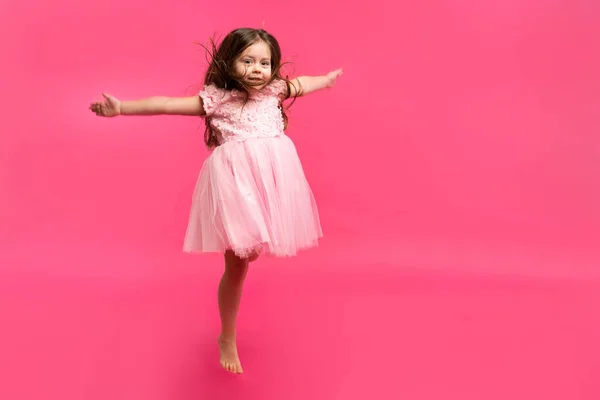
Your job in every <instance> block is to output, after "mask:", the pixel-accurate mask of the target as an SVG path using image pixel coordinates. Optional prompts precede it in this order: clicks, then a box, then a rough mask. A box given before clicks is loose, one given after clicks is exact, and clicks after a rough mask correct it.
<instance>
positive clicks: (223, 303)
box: [219, 251, 249, 374]
mask: <svg viewBox="0 0 600 400" xmlns="http://www.w3.org/2000/svg"><path fill="white" fill-rule="evenodd" d="M248 263H249V261H248V259H241V258H239V257H238V256H236V255H235V254H234V253H233V252H232V251H227V252H226V253H225V272H224V273H223V277H222V278H221V282H220V283H219V313H220V314H221V335H220V336H219V350H220V353H221V356H220V359H221V366H222V367H223V368H224V369H225V370H226V371H229V372H233V373H235V374H241V373H242V372H243V370H242V364H241V362H240V358H239V356H238V351H237V343H236V337H237V332H236V320H237V315H238V310H239V307H240V300H241V298H242V287H243V285H244V279H245V278H246V274H247V272H248Z"/></svg>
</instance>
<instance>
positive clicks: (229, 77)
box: [202, 28, 293, 149]
mask: <svg viewBox="0 0 600 400" xmlns="http://www.w3.org/2000/svg"><path fill="white" fill-rule="evenodd" d="M261 41H262V42H265V43H266V44H267V45H268V46H269V48H270V50H271V80H270V81H269V82H268V83H267V84H270V83H271V82H273V81H274V80H283V81H285V82H286V85H287V95H286V98H287V97H289V93H290V85H293V84H292V83H291V82H290V80H289V79H288V78H287V77H282V75H281V67H282V64H281V48H280V47H279V43H278V42H277V39H275V37H273V35H271V34H270V33H268V32H267V31H265V30H264V29H252V28H239V29H236V30H234V31H232V32H230V33H229V34H227V36H225V38H224V39H223V41H222V42H221V43H220V44H219V46H218V47H217V46H216V45H215V41H214V40H212V39H211V40H210V43H209V46H210V48H207V47H206V46H204V45H202V47H204V49H205V50H206V51H207V56H208V57H210V59H209V66H208V70H207V71H206V74H205V76H204V85H211V84H212V85H215V86H216V87H218V88H220V89H225V90H237V91H240V92H242V93H245V96H246V101H247V100H248V91H249V87H248V86H249V85H248V84H247V83H244V82H243V81H242V80H241V77H238V76H236V74H235V72H234V71H235V70H234V65H235V61H236V60H237V58H238V57H239V56H240V55H241V54H242V53H243V52H244V50H246V49H247V48H248V47H250V46H251V45H253V44H254V43H257V42H261ZM244 104H245V103H244ZM279 108H280V110H281V113H282V115H283V120H284V126H285V127H286V128H287V122H288V117H287V114H286V113H285V110H284V108H283V105H282V104H280V105H279ZM210 120H211V118H210V117H208V116H206V118H205V124H206V130H205V132H204V142H205V143H206V146H207V147H208V148H209V149H210V148H214V147H216V146H218V145H219V140H218V138H217V135H216V133H215V132H214V130H213V129H212V127H211V123H210Z"/></svg>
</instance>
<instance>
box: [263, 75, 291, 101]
mask: <svg viewBox="0 0 600 400" xmlns="http://www.w3.org/2000/svg"><path fill="white" fill-rule="evenodd" d="M263 91H265V92H266V93H267V94H272V95H274V96H277V97H282V96H283V97H285V96H287V92H288V86H287V82H286V81H285V80H284V79H279V78H277V79H274V80H273V81H272V82H271V83H269V84H268V85H267V86H266V87H265V88H264V89H263Z"/></svg>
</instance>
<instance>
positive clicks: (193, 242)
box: [184, 135, 322, 258]
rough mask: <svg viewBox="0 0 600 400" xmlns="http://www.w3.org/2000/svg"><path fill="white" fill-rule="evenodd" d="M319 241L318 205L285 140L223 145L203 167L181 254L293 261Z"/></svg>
mask: <svg viewBox="0 0 600 400" xmlns="http://www.w3.org/2000/svg"><path fill="white" fill-rule="evenodd" d="M320 237H322V231H321V225H320V222H319V213H318V210H317V205H316V202H315V199H314V196H313V193H312V191H311V189H310V186H309V184H308V182H307V180H306V177H305V175H304V171H303V169H302V165H301V162H300V159H299V157H298V154H297V152H296V148H295V146H294V144H293V143H292V141H291V139H290V138H289V137H288V136H286V135H280V136H277V137H268V138H251V139H247V140H244V141H230V142H225V143H223V144H222V145H220V146H218V147H217V148H216V149H215V150H214V151H213V152H212V154H211V155H210V156H209V157H208V158H207V160H206V161H205V162H204V165H203V167H202V169H201V171H200V174H199V177H198V181H197V183H196V188H195V190H194V194H193V198H192V206H191V211H190V217H189V222H188V228H187V232H186V236H185V241H184V251H186V252H204V253H205V252H224V251H226V250H232V251H233V252H234V253H235V254H236V255H238V256H239V257H242V258H244V257H247V256H249V255H251V254H252V253H254V252H255V251H263V250H264V251H265V253H267V254H272V255H275V256H279V257H283V256H293V255H295V254H296V253H297V252H298V250H301V249H304V248H309V247H314V246H317V245H318V239H319V238H320Z"/></svg>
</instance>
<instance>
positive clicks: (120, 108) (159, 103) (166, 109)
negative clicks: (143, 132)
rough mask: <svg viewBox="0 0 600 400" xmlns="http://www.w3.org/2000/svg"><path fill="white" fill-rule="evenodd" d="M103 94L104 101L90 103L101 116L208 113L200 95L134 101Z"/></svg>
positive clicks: (156, 97)
mask: <svg viewBox="0 0 600 400" xmlns="http://www.w3.org/2000/svg"><path fill="white" fill-rule="evenodd" d="M102 96H104V101H102V102H95V103H92V104H90V110H92V112H94V113H95V114H96V115H98V116H100V117H116V116H118V115H193V116H204V115H205V114H206V113H205V112H204V105H203V104H202V98H201V97H200V96H189V97H163V96H154V97H149V98H147V99H142V100H133V101H119V100H118V99H117V98H115V97H113V96H111V95H109V94H106V93H102Z"/></svg>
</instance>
